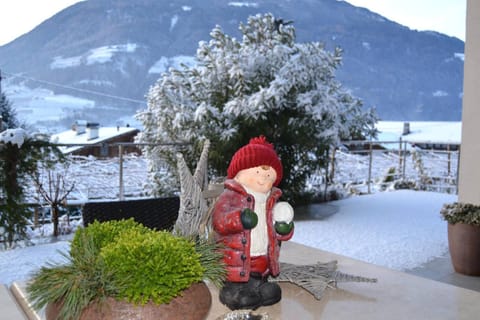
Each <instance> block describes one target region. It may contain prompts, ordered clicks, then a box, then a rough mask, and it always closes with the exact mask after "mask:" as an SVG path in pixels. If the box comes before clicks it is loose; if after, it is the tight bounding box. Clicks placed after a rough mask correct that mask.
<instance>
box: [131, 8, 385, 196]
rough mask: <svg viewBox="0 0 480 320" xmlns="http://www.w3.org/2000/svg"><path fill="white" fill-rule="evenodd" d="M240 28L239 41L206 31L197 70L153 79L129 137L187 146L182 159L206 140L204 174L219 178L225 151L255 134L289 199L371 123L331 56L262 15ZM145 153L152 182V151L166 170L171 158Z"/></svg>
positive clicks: (336, 55) (368, 130) (226, 156)
mask: <svg viewBox="0 0 480 320" xmlns="http://www.w3.org/2000/svg"><path fill="white" fill-rule="evenodd" d="M240 31H241V33H242V35H243V38H242V41H241V42H239V41H237V40H236V39H235V38H232V37H230V36H228V35H226V34H225V33H223V31H222V29H221V28H220V27H219V26H217V27H215V28H214V29H213V30H212V32H211V38H212V39H211V40H210V41H209V42H208V43H207V42H201V43H200V44H199V48H198V50H197V55H196V60H197V64H196V66H194V67H187V66H183V67H182V69H181V70H174V69H172V70H170V71H169V72H168V73H165V74H163V75H162V77H161V78H160V79H159V80H158V81H157V83H156V84H155V85H154V86H153V87H152V88H151V89H150V91H149V93H148V96H147V99H148V106H147V109H146V110H145V111H143V112H140V113H138V114H137V118H138V119H139V120H140V121H142V122H143V125H144V131H143V132H142V133H141V134H140V135H139V139H138V140H139V141H141V142H148V143H159V142H178V143H190V144H191V145H192V146H193V147H191V148H190V149H189V151H190V152H191V153H188V152H185V151H182V153H183V154H184V155H185V158H186V159H187V160H188V159H197V158H198V152H199V148H197V147H196V146H197V145H199V142H200V141H201V140H202V139H206V138H208V139H209V140H210V141H211V143H212V147H211V152H210V163H209V164H210V167H211V168H212V169H213V173H214V174H215V175H219V176H224V175H225V173H226V168H227V166H228V162H229V161H230V158H231V156H232V155H233V153H234V152H235V151H236V150H237V149H238V148H239V147H241V146H242V145H245V144H246V143H248V141H249V139H250V138H252V137H254V136H258V135H260V134H263V135H265V136H266V137H267V139H268V140H269V141H270V142H272V143H273V144H274V145H275V148H276V149H277V151H278V154H279V155H280V157H281V159H282V162H283V165H284V180H283V181H282V184H281V186H280V187H281V188H282V189H283V190H284V192H285V193H286V195H287V198H289V200H290V201H293V200H295V197H296V196H297V195H299V194H301V193H302V192H303V191H304V189H305V183H306V181H307V178H308V177H309V176H310V175H311V174H313V173H315V172H316V171H317V170H319V169H320V168H321V166H322V165H323V163H324V161H323V159H324V158H325V155H326V154H327V150H328V148H329V147H330V146H331V145H332V144H333V145H334V144H336V143H338V142H339V141H340V140H341V139H349V138H351V137H353V136H355V137H358V136H365V135H370V134H372V133H373V132H374V131H373V127H374V123H375V121H376V116H375V113H374V112H373V111H372V110H367V111H364V110H363V109H362V102H361V101H360V100H359V99H357V98H355V97H353V96H352V95H351V94H349V93H348V92H347V91H346V90H344V89H343V88H342V86H341V85H340V83H339V82H338V81H337V80H336V79H335V70H336V69H337V68H338V67H339V66H340V63H341V53H342V52H341V50H340V49H338V48H337V49H335V50H334V52H329V51H327V50H326V49H325V48H324V46H323V44H322V43H317V42H311V43H303V44H298V43H295V29H294V27H293V26H292V25H290V24H289V23H287V24H284V23H283V22H282V20H277V19H275V18H274V17H273V16H272V15H271V14H266V15H256V16H253V17H250V18H249V19H248V22H247V24H245V25H244V24H241V25H240ZM144 152H145V155H146V157H147V159H149V161H150V169H151V170H152V179H151V181H155V179H157V181H159V180H158V179H159V175H158V172H159V171H158V159H159V154H162V155H163V156H165V157H166V158H167V160H168V161H169V162H170V163H171V164H174V160H175V158H174V157H173V155H174V152H175V151H174V150H171V149H170V150H168V149H166V148H159V147H145V149H144ZM189 156H190V158H189ZM190 164H191V163H190ZM157 185H158V183H156V182H154V183H153V184H152V186H151V187H152V189H153V190H155V188H156V189H157V190H158V187H156V186H157Z"/></svg>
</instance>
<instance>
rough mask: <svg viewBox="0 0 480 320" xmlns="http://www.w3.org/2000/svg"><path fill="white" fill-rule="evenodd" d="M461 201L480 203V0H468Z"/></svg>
mask: <svg viewBox="0 0 480 320" xmlns="http://www.w3.org/2000/svg"><path fill="white" fill-rule="evenodd" d="M466 23H467V25H466V36H465V63H464V77H463V107H462V144H461V151H460V152H461V153H460V172H459V181H458V201H460V202H468V203H473V204H480V140H479V139H480V125H479V124H480V90H479V88H480V1H478V0H467V19H466Z"/></svg>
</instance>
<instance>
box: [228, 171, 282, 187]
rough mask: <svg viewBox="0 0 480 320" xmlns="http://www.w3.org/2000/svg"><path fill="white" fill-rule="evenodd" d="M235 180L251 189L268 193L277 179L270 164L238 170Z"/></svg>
mask: <svg viewBox="0 0 480 320" xmlns="http://www.w3.org/2000/svg"><path fill="white" fill-rule="evenodd" d="M235 180H236V181H237V182H238V183H240V184H242V185H244V186H245V187H247V188H248V189H250V190H252V191H255V192H260V193H268V192H269V191H270V190H271V189H272V186H273V183H274V182H275V180H277V172H276V171H275V169H273V168H272V167H270V166H258V167H253V168H248V169H243V170H240V171H238V173H237V175H236V176H235Z"/></svg>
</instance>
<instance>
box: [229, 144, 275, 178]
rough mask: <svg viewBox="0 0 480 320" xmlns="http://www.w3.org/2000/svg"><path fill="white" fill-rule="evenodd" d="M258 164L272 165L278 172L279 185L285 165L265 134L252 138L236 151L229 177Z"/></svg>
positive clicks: (231, 162) (230, 166)
mask: <svg viewBox="0 0 480 320" xmlns="http://www.w3.org/2000/svg"><path fill="white" fill-rule="evenodd" d="M258 166H271V167H272V168H273V169H274V170H275V171H276V173H277V180H275V182H274V183H273V185H274V186H278V184H279V183H280V181H281V180H282V176H283V166H282V162H281V161H280V158H279V157H278V155H277V153H276V152H275V149H274V148H273V145H272V144H271V143H269V142H268V141H267V139H266V138H265V137H264V136H259V137H256V138H252V139H250V143H249V144H247V145H245V146H243V147H241V148H240V149H238V150H237V152H235V154H234V155H233V157H232V161H230V165H229V166H228V169H227V178H228V179H233V178H235V176H236V175H237V173H238V172H239V171H240V170H243V169H249V168H253V167H258Z"/></svg>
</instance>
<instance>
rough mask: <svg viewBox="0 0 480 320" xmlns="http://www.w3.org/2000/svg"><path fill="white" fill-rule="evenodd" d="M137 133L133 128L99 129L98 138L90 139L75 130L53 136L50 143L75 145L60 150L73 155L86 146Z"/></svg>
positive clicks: (86, 134) (86, 133) (87, 135)
mask: <svg viewBox="0 0 480 320" xmlns="http://www.w3.org/2000/svg"><path fill="white" fill-rule="evenodd" d="M135 131H137V129H136V128H132V127H99V128H98V137H97V138H94V139H89V134H88V132H85V133H81V134H77V131H75V130H68V131H64V132H60V133H57V134H53V135H52V136H51V138H50V141H51V142H53V143H58V144H72V145H75V146H65V147H60V150H61V151H62V152H63V153H71V152H73V151H76V150H79V149H81V148H83V147H85V146H88V145H95V144H97V143H101V142H105V141H107V140H110V139H112V138H115V137H117V136H120V135H124V134H126V133H133V132H135Z"/></svg>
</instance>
